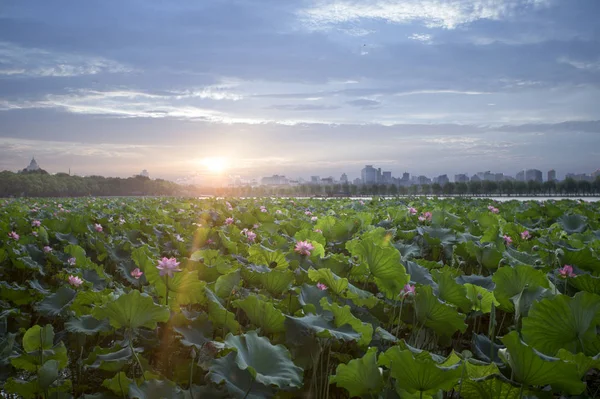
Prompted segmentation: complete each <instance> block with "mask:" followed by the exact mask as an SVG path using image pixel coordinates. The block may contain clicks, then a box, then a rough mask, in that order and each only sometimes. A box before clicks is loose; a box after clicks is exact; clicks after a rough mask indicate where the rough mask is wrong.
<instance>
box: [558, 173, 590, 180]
mask: <svg viewBox="0 0 600 399" xmlns="http://www.w3.org/2000/svg"><path fill="white" fill-rule="evenodd" d="M565 178H567V179H573V180H575V181H589V182H591V181H593V178H592V176H591V175H588V174H586V173H567V174H566V176H565Z"/></svg>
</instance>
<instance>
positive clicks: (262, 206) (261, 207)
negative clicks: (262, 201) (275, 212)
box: [260, 205, 267, 213]
mask: <svg viewBox="0 0 600 399" xmlns="http://www.w3.org/2000/svg"><path fill="white" fill-rule="evenodd" d="M260 211H261V212H263V213H265V212H267V208H266V207H265V206H264V205H261V206H260Z"/></svg>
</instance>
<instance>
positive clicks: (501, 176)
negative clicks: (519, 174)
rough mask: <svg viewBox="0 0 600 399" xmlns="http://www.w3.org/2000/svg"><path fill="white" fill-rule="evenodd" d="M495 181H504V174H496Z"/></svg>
mask: <svg viewBox="0 0 600 399" xmlns="http://www.w3.org/2000/svg"><path fill="white" fill-rule="evenodd" d="M495 177H496V180H495V181H497V182H501V181H504V173H502V172H500V173H496V176H495Z"/></svg>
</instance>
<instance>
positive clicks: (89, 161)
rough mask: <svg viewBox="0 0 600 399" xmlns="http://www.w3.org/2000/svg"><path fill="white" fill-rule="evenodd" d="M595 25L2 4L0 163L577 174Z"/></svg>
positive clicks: (550, 0) (578, 18)
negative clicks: (367, 166)
mask: <svg viewBox="0 0 600 399" xmlns="http://www.w3.org/2000/svg"><path fill="white" fill-rule="evenodd" d="M599 14H600V2H598V1H597V0H573V1H559V0H447V1H440V0H406V1H402V2H398V1H392V0H377V1H371V2H368V1H367V2H356V1H351V0H300V1H296V2H282V1H274V0H227V1H222V2H217V1H204V2H197V1H191V0H182V1H178V2H164V1H159V0H148V1H144V2H139V1H133V0H129V1H123V2H106V1H99V0H90V1H85V2H70V1H65V0H57V1H53V2H47V1H41V0H33V1H27V2H14V1H7V2H3V3H2V6H1V7H0V22H1V23H0V170H2V169H9V170H17V169H19V168H22V167H23V164H24V163H25V164H26V163H27V162H29V159H30V158H31V156H32V155H35V156H36V158H38V159H39V161H40V162H42V163H43V164H44V165H47V167H48V168H49V169H51V170H52V171H53V172H58V171H67V170H68V169H69V168H72V169H73V170H74V171H75V173H79V174H83V175H90V174H101V175H107V176H121V177H125V176H129V175H131V174H132V173H138V172H139V170H141V169H142V168H147V169H148V170H149V171H150V173H151V174H152V175H153V176H155V177H161V178H166V179H171V180H176V179H178V178H185V177H187V176H190V175H192V176H198V177H199V178H204V179H211V178H214V176H215V171H219V172H220V171H222V170H226V171H227V173H228V174H231V175H243V176H257V177H258V176H265V175H269V174H274V173H283V174H286V175H288V176H310V175H311V174H315V173H319V174H322V175H333V176H339V175H340V174H341V173H342V172H344V171H345V170H346V171H348V170H358V169H360V168H362V167H363V166H364V165H365V164H369V163H377V164H379V165H381V166H382V167H383V168H384V169H385V170H390V171H393V172H394V173H401V172H402V171H403V170H404V169H406V170H414V171H418V173H422V174H424V175H430V176H431V175H436V174H442V173H448V174H449V175H451V174H455V173H464V172H471V173H473V172H476V171H477V169H485V170H487V169H489V170H498V171H504V172H505V173H516V172H515V171H518V170H520V169H524V168H529V167H535V168H538V169H540V170H547V169H550V168H555V169H556V170H557V171H559V173H563V172H565V171H589V170H594V169H595V168H596V167H597V165H596V160H597V159H599V158H600V108H599V107H597V104H598V103H599V102H600V58H598V51H597V49H598V48H599V46H600V31H599V30H598V29H597V18H596V17H597V15H599ZM108 21H110V23H108ZM211 160H212V161H211ZM560 171H563V172H560ZM347 173H349V172H347Z"/></svg>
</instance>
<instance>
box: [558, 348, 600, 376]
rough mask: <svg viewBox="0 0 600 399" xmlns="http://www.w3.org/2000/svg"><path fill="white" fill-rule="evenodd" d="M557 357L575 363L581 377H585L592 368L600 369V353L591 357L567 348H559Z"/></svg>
mask: <svg viewBox="0 0 600 399" xmlns="http://www.w3.org/2000/svg"><path fill="white" fill-rule="evenodd" d="M556 357H557V358H559V359H561V360H564V361H566V362H569V363H573V364H575V365H576V366H577V372H578V373H579V378H580V379H581V378H583V377H585V375H586V374H587V373H588V371H590V370H591V369H600V354H598V355H596V356H594V357H590V356H586V355H584V354H583V353H577V354H574V353H571V352H569V351H568V350H566V349H559V350H558V353H557V354H556Z"/></svg>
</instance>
